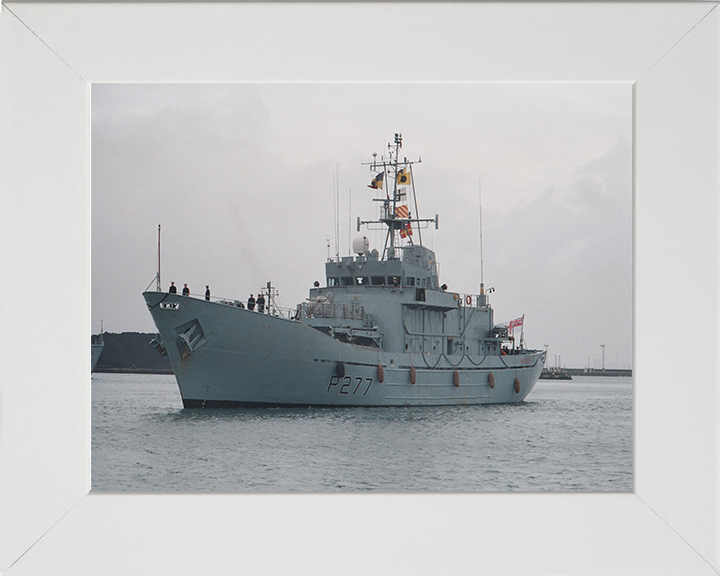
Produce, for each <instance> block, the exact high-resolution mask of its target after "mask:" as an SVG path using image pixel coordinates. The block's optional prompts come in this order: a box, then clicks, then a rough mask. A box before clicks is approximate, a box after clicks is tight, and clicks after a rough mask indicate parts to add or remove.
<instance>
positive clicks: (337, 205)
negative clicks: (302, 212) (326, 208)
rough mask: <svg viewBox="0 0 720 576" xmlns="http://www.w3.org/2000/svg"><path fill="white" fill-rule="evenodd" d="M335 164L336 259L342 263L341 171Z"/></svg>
mask: <svg viewBox="0 0 720 576" xmlns="http://www.w3.org/2000/svg"><path fill="white" fill-rule="evenodd" d="M339 170H340V169H339V167H338V165H337V164H335V258H336V259H337V261H338V262H339V261H340V171H339Z"/></svg>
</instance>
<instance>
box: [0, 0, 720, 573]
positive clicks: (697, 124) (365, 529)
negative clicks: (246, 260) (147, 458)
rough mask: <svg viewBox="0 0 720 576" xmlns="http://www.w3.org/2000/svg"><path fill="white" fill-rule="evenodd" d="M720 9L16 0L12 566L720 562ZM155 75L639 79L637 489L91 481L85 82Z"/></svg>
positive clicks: (239, 568)
mask: <svg viewBox="0 0 720 576" xmlns="http://www.w3.org/2000/svg"><path fill="white" fill-rule="evenodd" d="M719 31H720V12H719V11H718V10H717V2H691V3H686V2H667V3H627V4H623V3H577V4H576V3H558V4H543V3H529V4H527V3H522V4H518V3H488V4H483V3H481V4H473V3H459V4H430V3H419V4H413V3H397V4H382V3H367V4H365V3H359V4H350V3H342V4H332V3H319V4H302V3H285V4H270V3H247V4H245V3H179V4H163V3H151V4H134V3H116V4H103V3H89V4H85V3H77V4H73V3H44V4H41V3H25V2H7V3H5V4H4V5H3V6H2V12H1V13H0V86H1V87H2V88H1V90H2V92H0V94H1V97H0V146H1V148H0V174H1V175H2V180H1V181H0V182H2V184H1V185H2V188H0V194H1V196H0V202H1V203H2V204H1V206H0V385H1V386H2V389H1V390H0V393H1V396H0V402H1V403H0V410H1V413H0V418H1V422H2V436H1V438H0V441H1V442H2V445H1V448H2V455H1V458H2V469H1V470H0V474H1V477H0V490H1V492H0V571H3V572H6V573H7V574H9V575H25V574H47V573H53V574H73V575H81V574H93V575H95V574H104V575H112V574H228V575H231V574H232V575H234V574H259V573H262V574H297V573H307V574H328V575H329V574H333V575H335V574H338V573H340V574H362V575H367V574H377V575H403V576H404V575H411V574H412V575H425V576H428V575H441V574H442V575H450V574H453V575H454V574H478V573H480V574H684V575H690V574H692V575H705V574H707V575H711V574H717V573H718V572H720V489H719V488H718V487H719V486H720V477H719V474H718V464H719V458H720V443H719V437H718V426H717V414H718V408H720V392H719V391H718V380H717V373H718V370H717V359H716V358H717V354H718V352H719V350H718V336H717V326H718V312H717V310H718V306H717V293H718V290H717V289H718V286H717V279H716V275H717V271H718V249H719V248H720V244H718V242H717V233H718V230H717V224H718V215H719V212H718V174H720V172H719V171H718V158H719V157H720V155H719V154H718V152H719V150H718V142H719V139H718V128H719V127H720V122H719V121H718V119H719V115H718V106H719V103H720V94H718V86H719V84H718V80H719V74H720V66H719V65H718V61H719V56H720V55H719V54H718V33H719ZM378 62H387V63H388V65H387V66H381V67H376V66H375V64H377V63H378ZM394 62H398V63H400V64H401V65H398V66H391V65H390V64H392V63H394ZM158 81H170V82H175V81H177V82H237V81H246V82H247V81H251V82H272V81H284V82H294V81H305V82H328V81H331V82H332V81H360V82H368V81H373V82H382V81H433V82H457V81H463V82H485V81H523V82H527V81H550V82H563V81H572V82H584V81H588V82H606V81H612V82H632V83H634V84H635V121H634V122H635V130H634V136H635V143H634V144H635V146H634V161H635V163H634V183H635V185H634V199H635V200H634V208H635V213H634V226H635V231H634V242H635V247H634V255H635V261H634V269H635V271H634V298H635V303H634V305H635V308H634V310H635V311H634V323H635V326H634V341H635V358H634V362H633V368H634V423H633V426H634V428H633V429H634V490H633V492H632V493H628V494H557V493H555V494H497V493H494V494H493V493H488V494H400V495H389V494H377V493H374V494H353V493H349V494H348V493H339V494H273V495H269V494H234V495H222V494H203V495H198V494H193V495H188V494H161V495H155V494H108V493H103V494H89V490H90V370H89V364H90V357H89V356H90V350H89V346H88V341H89V336H90V334H91V332H92V330H91V325H90V85H91V83H93V82H158ZM687 324H690V325H691V326H687ZM700 329H702V332H703V336H702V337H697V332H698V331H699V330H700Z"/></svg>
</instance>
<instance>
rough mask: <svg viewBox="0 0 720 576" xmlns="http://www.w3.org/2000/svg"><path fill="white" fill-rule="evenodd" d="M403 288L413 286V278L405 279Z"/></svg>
mask: <svg viewBox="0 0 720 576" xmlns="http://www.w3.org/2000/svg"><path fill="white" fill-rule="evenodd" d="M405 286H415V278H405Z"/></svg>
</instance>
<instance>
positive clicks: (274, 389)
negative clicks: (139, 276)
mask: <svg viewBox="0 0 720 576" xmlns="http://www.w3.org/2000/svg"><path fill="white" fill-rule="evenodd" d="M144 297H145V300H146V303H147V305H148V308H149V310H150V313H151V315H152V317H153V320H154V322H155V325H156V327H157V329H158V333H159V334H160V336H161V338H162V345H161V349H162V350H163V351H164V352H166V353H167V356H168V358H169V360H170V363H171V364H172V367H173V371H174V373H175V377H176V380H177V383H178V387H179V389H180V394H181V397H182V401H183V405H184V406H185V407H186V408H231V407H254V406H421V405H422V406H425V405H427V406H430V405H462V404H491V403H517V402H522V401H523V400H524V399H525V397H526V396H527V395H528V394H529V393H530V391H531V390H532V388H533V387H534V385H535V383H536V382H537V380H538V377H539V376H540V372H541V370H542V366H543V360H544V358H543V354H544V352H543V351H537V352H533V353H526V354H520V355H509V356H490V355H488V356H484V357H471V356H461V355H450V356H446V355H425V354H407V353H400V352H397V353H396V352H386V351H383V350H380V349H377V348H370V347H363V346H356V345H353V344H348V343H343V342H340V341H338V340H336V339H334V338H331V337H330V336H328V335H326V334H324V333H322V332H321V331H319V330H316V329H315V328H312V327H311V326H308V325H307V324H305V323H303V322H299V321H295V320H290V319H286V318H280V317H274V316H271V315H268V314H260V313H258V312H254V311H250V310H246V309H241V308H239V307H235V306H228V305H227V304H224V303H219V302H209V301H205V300H199V299H195V298H186V297H182V296H180V295H177V294H165V293H161V292H146V293H145V294H144ZM413 380H414V383H413Z"/></svg>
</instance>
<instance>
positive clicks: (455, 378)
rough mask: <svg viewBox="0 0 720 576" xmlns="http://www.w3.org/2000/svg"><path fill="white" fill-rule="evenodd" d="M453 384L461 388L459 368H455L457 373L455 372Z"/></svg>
mask: <svg viewBox="0 0 720 576" xmlns="http://www.w3.org/2000/svg"><path fill="white" fill-rule="evenodd" d="M453 384H454V385H455V388H459V387H460V374H459V373H458V371H457V368H455V372H453Z"/></svg>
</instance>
